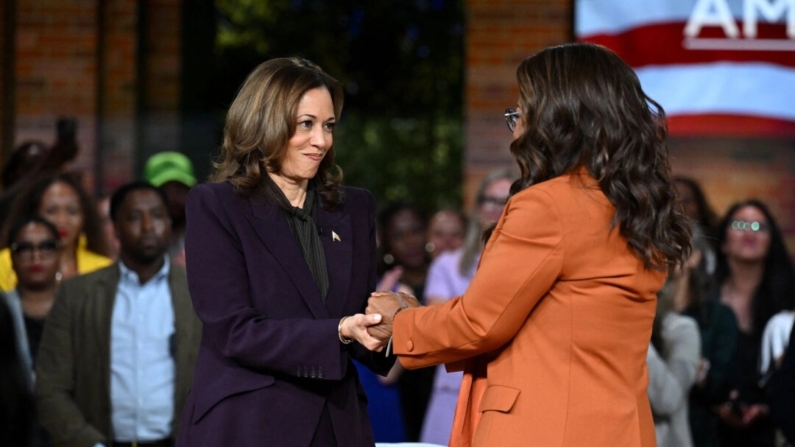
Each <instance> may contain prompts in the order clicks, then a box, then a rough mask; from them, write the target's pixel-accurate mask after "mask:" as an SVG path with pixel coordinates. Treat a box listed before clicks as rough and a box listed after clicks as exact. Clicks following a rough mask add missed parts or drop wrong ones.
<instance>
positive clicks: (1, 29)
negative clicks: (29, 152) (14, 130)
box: [0, 2, 8, 166]
mask: <svg viewBox="0 0 795 447" xmlns="http://www.w3.org/2000/svg"><path fill="white" fill-rule="evenodd" d="M6 8H8V4H7V3H6V2H0V155H2V157H0V161H1V162H2V165H3V166H5V160H6V159H7V157H8V154H7V153H6V151H5V150H3V146H4V145H5V142H4V137H5V133H4V132H3V131H4V130H5V128H4V126H5V117H6V113H5V112H6V111H5V101H4V100H3V98H5V97H6V96H5V95H6V94H7V91H6V90H7V88H6V79H5V64H6V61H7V58H8V55H7V54H6V50H5V48H6V45H5V43H6V41H5V27H6V23H5V18H6V14H7V13H6Z"/></svg>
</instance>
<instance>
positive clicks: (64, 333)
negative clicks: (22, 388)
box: [36, 281, 106, 446]
mask: <svg viewBox="0 0 795 447" xmlns="http://www.w3.org/2000/svg"><path fill="white" fill-rule="evenodd" d="M80 292H81V291H80V290H74V287H71V284H69V282H68V281H67V282H66V283H64V284H63V285H62V286H61V289H60V290H59V291H58V295H57V297H56V299H55V303H54V304H53V307H52V310H50V314H49V316H48V317H47V324H45V326H44V333H43V334H42V338H41V343H40V344H39V351H38V355H37V358H36V405H37V409H38V415H39V421H40V422H41V425H42V426H43V427H44V428H45V429H46V430H47V431H48V432H49V434H50V436H51V437H52V440H53V445H56V446H60V445H85V446H93V445H95V444H98V443H103V442H105V441H106V439H105V436H104V435H103V434H102V433H101V432H100V431H99V430H98V429H97V428H96V427H94V426H92V425H91V424H89V423H88V422H87V421H86V419H85V417H84V416H83V413H82V412H81V411H80V408H78V406H77V404H76V403H75V401H74V399H73V396H74V392H75V380H74V377H75V364H74V361H75V355H77V353H76V352H73V348H74V342H73V337H72V335H73V331H74V330H75V328H74V327H73V324H74V322H75V321H76V317H75V315H73V314H74V313H75V312H76V305H75V303H73V301H74V300H75V298H77V297H78V296H79V295H80Z"/></svg>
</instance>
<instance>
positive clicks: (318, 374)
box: [317, 369, 323, 379]
mask: <svg viewBox="0 0 795 447" xmlns="http://www.w3.org/2000/svg"><path fill="white" fill-rule="evenodd" d="M317 378H318V379H322V378H323V370H322V369H321V370H320V371H318V372H317Z"/></svg>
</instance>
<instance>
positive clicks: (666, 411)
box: [646, 317, 701, 416]
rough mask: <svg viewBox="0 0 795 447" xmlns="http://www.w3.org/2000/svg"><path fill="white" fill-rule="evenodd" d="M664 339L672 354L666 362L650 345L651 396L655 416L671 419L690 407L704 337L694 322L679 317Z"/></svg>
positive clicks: (665, 333)
mask: <svg viewBox="0 0 795 447" xmlns="http://www.w3.org/2000/svg"><path fill="white" fill-rule="evenodd" d="M663 339H664V340H665V341H664V343H665V345H666V346H667V347H668V351H669V352H668V355H667V356H666V358H663V357H662V356H661V355H660V354H659V353H658V352H657V350H656V349H655V348H654V346H652V345H649V351H648V355H647V356H646V363H647V364H648V367H649V387H648V394H649V402H650V403H651V409H652V411H653V412H654V414H656V415H659V416H670V415H671V414H673V413H674V412H676V411H677V410H678V409H679V408H681V407H682V406H683V405H687V401H688V396H689V393H690V388H691V387H692V386H693V384H694V383H695V382H696V373H697V372H698V364H699V361H700V358H701V355H700V354H701V349H700V345H701V337H700V336H699V335H698V327H697V326H696V322H695V321H693V320H691V319H690V318H687V317H679V318H678V321H677V323H676V324H675V325H673V326H672V327H671V328H670V330H669V331H664V333H663Z"/></svg>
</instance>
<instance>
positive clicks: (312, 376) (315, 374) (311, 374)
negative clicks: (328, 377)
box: [309, 369, 317, 379]
mask: <svg viewBox="0 0 795 447" xmlns="http://www.w3.org/2000/svg"><path fill="white" fill-rule="evenodd" d="M316 376H317V373H315V370H314V369H313V370H312V372H311V373H309V377H311V378H313V379H314V378H315V377H316Z"/></svg>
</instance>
